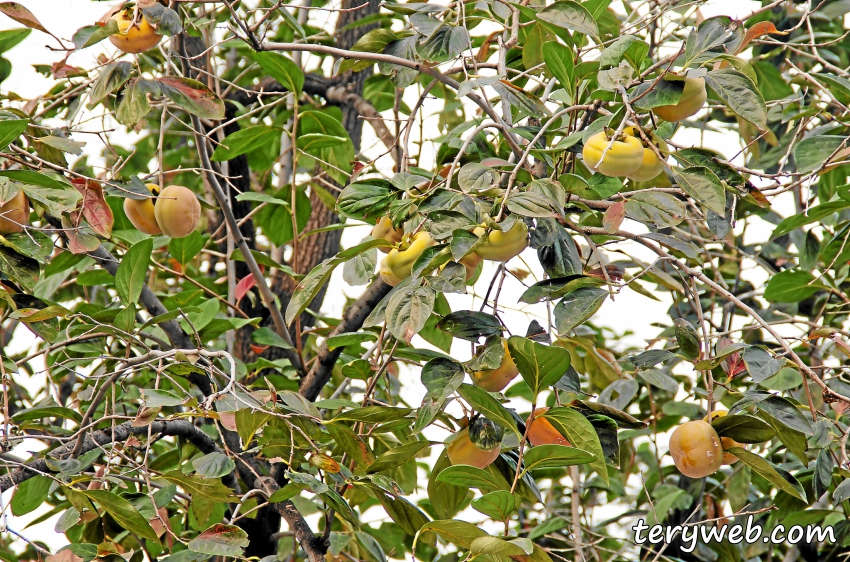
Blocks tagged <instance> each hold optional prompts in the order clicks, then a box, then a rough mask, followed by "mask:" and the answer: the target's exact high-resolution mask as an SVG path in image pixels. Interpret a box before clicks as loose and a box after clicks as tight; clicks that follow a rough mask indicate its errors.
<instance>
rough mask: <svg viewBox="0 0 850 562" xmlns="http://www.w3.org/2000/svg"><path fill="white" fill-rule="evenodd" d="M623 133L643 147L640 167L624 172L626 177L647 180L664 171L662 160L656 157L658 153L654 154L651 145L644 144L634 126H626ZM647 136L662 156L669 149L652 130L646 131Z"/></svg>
mask: <svg viewBox="0 0 850 562" xmlns="http://www.w3.org/2000/svg"><path fill="white" fill-rule="evenodd" d="M623 134H625V135H629V136H631V137H635V138H636V139H638V140H639V141H640V143H641V145H642V146H643V147H644V148H643V159H642V160H641V163H640V167H639V168H638V169H637V170H635V171H634V172H631V173H628V174H626V177H627V178H629V179H632V180H635V181H649V180H651V179H653V178H655V177H657V176H658V174H660V173H661V172H663V171H664V160H662V159H661V158H659V157H658V154H656V152H655V150H653V149H652V147H649V146H647V145H646V143H645V142H644V141H643V139H641V138H640V133H639V132H638V130H637V129H636V128H635V127H626V129H625V130H624V131H623ZM647 136H648V137H649V139H650V141H652V144H654V145H655V147H656V148H657V149H658V152H659V153H661V155H662V156H666V155H667V153H668V152H669V150H670V149H669V147H668V146H667V143H666V142H665V141H664V139H662V138H661V137H659V136H658V135H656V134H655V133H652V132H648V133H647Z"/></svg>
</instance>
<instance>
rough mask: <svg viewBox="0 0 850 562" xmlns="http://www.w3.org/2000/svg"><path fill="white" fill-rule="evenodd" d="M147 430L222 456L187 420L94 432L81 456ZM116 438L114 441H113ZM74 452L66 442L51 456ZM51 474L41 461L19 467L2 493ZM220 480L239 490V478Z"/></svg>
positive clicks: (0, 487)
mask: <svg viewBox="0 0 850 562" xmlns="http://www.w3.org/2000/svg"><path fill="white" fill-rule="evenodd" d="M148 431H150V432H151V433H154V434H158V435H166V436H173V437H182V438H184V439H186V441H188V442H190V443H192V444H193V445H194V446H196V447H197V448H198V449H199V450H200V451H201V452H202V453H204V454H208V453H212V452H218V453H222V452H223V451H222V450H221V449H219V447H218V446H217V445H216V444H215V441H213V440H212V439H211V438H210V436H209V435H207V434H206V433H204V432H203V431H202V430H201V429H200V428H198V427H195V426H194V425H192V424H191V423H189V422H188V421H185V420H158V421H155V422H153V423H151V424H150V425H145V426H141V427H134V426H133V422H132V421H128V422H124V423H122V424H120V425H117V426H115V427H114V428H112V427H108V428H106V429H102V430H100V431H96V432H94V433H93V434H92V435H91V436H89V437H86V440H85V441H84V442H83V445H82V447H80V453H81V454H85V453H87V452H89V451H91V450H93V449H96V448H99V447H103V446H104V445H108V444H110V443H113V442H121V441H126V440H127V439H129V438H130V436H132V435H147V434H148ZM113 436H114V439H113ZM73 450H74V444H73V443H67V444H65V445H63V446H61V447H58V448H56V449H54V450H53V451H50V452H49V455H50V456H51V457H54V458H58V459H63V458H67V457H68V456H70V455H71V453H72V452H73ZM44 472H51V470H50V469H49V468H48V467H47V461H46V460H45V459H43V458H42V459H38V460H35V461H31V462H28V463H26V465H25V467H19V468H17V469H15V470H13V471H12V472H10V473H8V474H6V475H4V476H2V477H0V492H5V491H6V490H8V489H10V488H12V487H13V486H17V485H18V484H20V483H21V482H23V481H25V480H29V479H30V478H32V477H33V476H36V475H37V474H40V473H44ZM221 481H222V482H223V483H224V484H225V485H226V486H228V487H229V488H232V489H234V490H235V489H238V484H237V482H236V477H235V476H234V475H233V473H231V474H228V475H226V476H224V477H222V479H221Z"/></svg>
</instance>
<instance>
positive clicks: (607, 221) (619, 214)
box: [602, 201, 626, 234]
mask: <svg viewBox="0 0 850 562" xmlns="http://www.w3.org/2000/svg"><path fill="white" fill-rule="evenodd" d="M625 218H626V202H625V201H617V202H616V203H614V204H613V205H611V206H610V207H608V208H607V209H606V210H605V216H604V217H603V218H602V227H603V228H604V229H605V232H607V233H608V234H614V233H615V232H617V231H618V230H620V225H621V224H623V219H625Z"/></svg>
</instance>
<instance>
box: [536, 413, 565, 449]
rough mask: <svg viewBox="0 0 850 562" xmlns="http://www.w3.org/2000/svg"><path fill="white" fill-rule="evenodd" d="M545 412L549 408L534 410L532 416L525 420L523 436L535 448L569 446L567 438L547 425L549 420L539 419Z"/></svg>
mask: <svg viewBox="0 0 850 562" xmlns="http://www.w3.org/2000/svg"><path fill="white" fill-rule="evenodd" d="M547 411H549V408H537V409H536V410H534V414H533V415H530V416H528V419H527V420H525V426H526V431H525V434H526V436H527V437H528V440H529V441H531V444H532V445H534V446H535V447H536V446H538V445H569V444H570V442H569V441H567V438H566V437H564V436H563V435H561V432H560V431H558V430H557V429H555V426H554V425H552V424H551V423H549V420H547V419H546V418H541V417H540V416H542V415H543V414H545V413H546V412H547ZM532 417H533V418H534V419H533V420H532V419H531V418H532Z"/></svg>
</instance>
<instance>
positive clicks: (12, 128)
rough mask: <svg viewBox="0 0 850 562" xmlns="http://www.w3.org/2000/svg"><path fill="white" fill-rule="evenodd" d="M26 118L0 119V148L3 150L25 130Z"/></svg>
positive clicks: (27, 123) (27, 122) (27, 124)
mask: <svg viewBox="0 0 850 562" xmlns="http://www.w3.org/2000/svg"><path fill="white" fill-rule="evenodd" d="M27 126H29V121H28V120H27V119H7V120H5V121H0V150H5V149H6V147H7V146H9V145H10V144H11V143H12V142H13V141H14V140H15V139H17V138H18V137H19V136H21V134H22V133H23V132H24V131H26V130H27Z"/></svg>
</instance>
